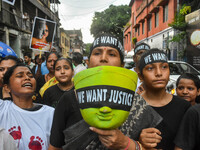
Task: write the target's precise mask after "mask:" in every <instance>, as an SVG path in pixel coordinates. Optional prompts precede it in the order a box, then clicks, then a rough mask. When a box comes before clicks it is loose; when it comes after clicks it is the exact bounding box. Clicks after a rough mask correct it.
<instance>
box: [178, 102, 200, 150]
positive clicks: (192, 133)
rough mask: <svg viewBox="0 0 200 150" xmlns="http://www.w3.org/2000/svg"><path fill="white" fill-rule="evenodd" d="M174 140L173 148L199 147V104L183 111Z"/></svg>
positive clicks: (192, 149)
mask: <svg viewBox="0 0 200 150" xmlns="http://www.w3.org/2000/svg"><path fill="white" fill-rule="evenodd" d="M174 142H175V145H176V147H175V150H199V149H200V104H196V105H193V106H192V107H190V108H189V109H188V111H187V112H186V113H185V115H184V117H183V120H182V122H181V125H180V128H179V130H178V133H177V135H176V138H175V140H174Z"/></svg>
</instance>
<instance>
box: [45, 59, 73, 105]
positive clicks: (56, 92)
mask: <svg viewBox="0 0 200 150" xmlns="http://www.w3.org/2000/svg"><path fill="white" fill-rule="evenodd" d="M54 70H55V77H56V80H57V81H58V82H59V83H58V84H56V85H54V86H52V87H50V88H48V89H47V90H46V91H45V92H44V95H43V101H44V104H46V105H49V106H52V107H56V105H57V103H58V101H59V99H60V97H61V96H62V95H63V94H64V93H65V92H66V91H69V90H71V89H73V87H74V85H73V82H72V76H73V74H74V71H73V66H72V63H71V61H70V60H69V59H67V58H59V59H57V60H56V61H55V63H54Z"/></svg>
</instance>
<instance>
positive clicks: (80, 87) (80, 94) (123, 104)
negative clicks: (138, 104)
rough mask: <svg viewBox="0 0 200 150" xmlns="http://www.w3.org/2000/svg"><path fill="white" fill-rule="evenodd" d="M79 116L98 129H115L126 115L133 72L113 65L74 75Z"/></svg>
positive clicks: (132, 86) (127, 113)
mask: <svg viewBox="0 0 200 150" xmlns="http://www.w3.org/2000/svg"><path fill="white" fill-rule="evenodd" d="M74 84H75V88H76V94H77V98H78V101H79V106H80V111H81V114H82V116H83V119H84V120H85V121H86V122H87V123H88V124H89V125H90V126H93V127H96V128H100V129H115V128H117V127H119V126H120V125H121V124H122V123H123V122H124V121H125V120H126V119H127V117H128V115H129V111H130V109H131V106H132V103H133V97H134V93H135V92H134V91H135V89H136V85H137V74H136V73H135V72H133V71H130V70H128V69H124V68H121V67H114V66H99V67H94V68H90V69H87V70H83V71H81V72H80V73H78V74H77V75H76V76H75V77H74Z"/></svg>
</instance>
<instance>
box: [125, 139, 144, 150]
mask: <svg viewBox="0 0 200 150" xmlns="http://www.w3.org/2000/svg"><path fill="white" fill-rule="evenodd" d="M132 141H133V142H134V143H135V149H136V150H142V149H141V148H140V145H139V143H138V142H137V141H135V140H132ZM130 143H131V139H130V138H128V145H127V146H126V148H125V149H124V150H128V148H129V146H130Z"/></svg>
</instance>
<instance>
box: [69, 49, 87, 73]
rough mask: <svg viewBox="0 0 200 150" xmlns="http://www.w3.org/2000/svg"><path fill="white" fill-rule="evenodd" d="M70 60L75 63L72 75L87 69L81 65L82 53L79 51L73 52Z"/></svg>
mask: <svg viewBox="0 0 200 150" xmlns="http://www.w3.org/2000/svg"><path fill="white" fill-rule="evenodd" d="M72 62H73V64H74V65H75V68H74V75H76V74H77V73H78V72H80V71H82V70H85V69H87V68H86V67H85V66H84V65H83V55H82V54H81V53H79V52H74V53H73V54H72Z"/></svg>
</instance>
